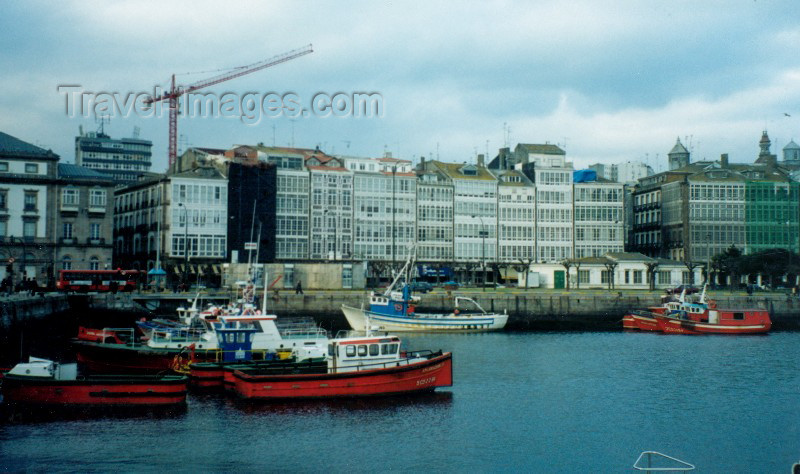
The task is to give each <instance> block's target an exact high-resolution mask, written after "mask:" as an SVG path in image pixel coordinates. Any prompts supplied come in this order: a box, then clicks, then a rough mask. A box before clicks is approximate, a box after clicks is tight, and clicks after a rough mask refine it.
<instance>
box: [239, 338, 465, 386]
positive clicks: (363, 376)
mask: <svg viewBox="0 0 800 474" xmlns="http://www.w3.org/2000/svg"><path fill="white" fill-rule="evenodd" d="M232 377H233V379H234V386H235V391H236V393H237V394H238V395H239V396H240V397H243V398H248V399H304V398H337V397H365V396H382V395H397V394H407V393H414V392H430V391H433V390H435V389H436V388H437V387H450V386H452V384H453V359H452V354H451V353H449V352H445V353H442V351H438V352H432V351H419V352H404V351H401V348H400V339H399V338H398V337H396V336H373V335H366V336H356V337H343V338H336V339H333V340H331V342H330V344H329V345H328V367H327V370H326V371H325V373H322V374H291V375H284V374H278V373H270V369H258V368H254V369H246V368H240V369H237V370H234V371H233V372H232Z"/></svg>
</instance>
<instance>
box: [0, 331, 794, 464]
mask: <svg viewBox="0 0 800 474" xmlns="http://www.w3.org/2000/svg"><path fill="white" fill-rule="evenodd" d="M405 339H406V340H407V343H408V346H409V347H410V348H413V349H424V348H430V349H439V348H442V349H444V350H451V351H452V352H453V353H454V371H455V373H454V378H455V381H454V386H453V387H452V388H450V389H440V390H439V391H438V392H436V393H434V394H432V395H423V396H414V397H405V398H389V399H379V400H349V401H323V402H297V403H247V402H241V401H237V400H235V399H231V398H227V397H225V396H224V395H209V394H203V395H199V394H190V396H189V400H188V406H187V407H186V409H185V410H183V411H178V412H175V413H148V414H128V415H125V414H121V415H115V416H95V417H92V416H85V415H76V416H61V417H58V418H54V417H45V418H44V419H40V420H35V421H24V420H20V421H15V422H7V423H5V424H2V425H0V467H1V468H2V469H3V470H12V471H20V470H22V471H44V470H47V471H82V472H107V471H112V470H113V471H123V472H156V471H158V472H163V471H168V470H169V471H177V472H190V471H195V472H196V471H203V472H231V471H242V472H252V471H261V472H265V471H266V472H278V471H290V472H312V471H314V472H318V471H323V470H324V471H331V472H368V471H369V472H381V471H389V470H391V471H399V472H419V471H422V472H498V471H499V472H503V471H505V472H512V471H514V472H518V471H534V472H579V471H581V472H624V471H627V472H632V469H631V467H632V465H633V463H634V461H635V460H636V458H637V457H638V455H639V453H640V452H642V451H645V450H656V451H661V452H663V453H666V454H669V455H672V456H675V457H677V458H680V459H683V460H685V461H687V462H690V463H692V464H694V465H696V466H697V467H698V469H697V472H745V471H749V472H788V471H789V469H790V467H791V465H792V463H794V462H797V461H798V460H800V415H798V411H797V410H798V407H799V406H800V383H799V382H800V376H799V375H798V363H799V362H800V355H798V351H797V347H800V333H797V332H776V333H772V334H769V335H766V336H738V337H737V336H697V337H691V336H670V335H660V334H636V333H622V332H619V333H615V332H610V333H609V332H603V333H590V332H586V333H509V332H503V333H493V334H462V335H456V334H453V335H433V334H431V335H410V336H406V337H405Z"/></svg>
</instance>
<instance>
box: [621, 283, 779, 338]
mask: <svg viewBox="0 0 800 474" xmlns="http://www.w3.org/2000/svg"><path fill="white" fill-rule="evenodd" d="M622 327H623V328H624V329H638V330H642V331H661V332H663V333H668V334H759V333H766V332H769V330H770V329H771V328H772V321H771V320H770V317H769V312H768V311H767V310H765V309H761V308H718V307H717V303H716V301H714V300H706V292H705V289H703V293H702V295H701V296H700V299H699V301H697V302H689V301H686V298H685V295H684V294H681V296H680V298H679V299H678V300H677V301H668V302H666V303H664V305H663V306H659V307H653V308H648V310H646V311H632V312H631V313H628V314H627V315H625V317H624V318H623V320H622Z"/></svg>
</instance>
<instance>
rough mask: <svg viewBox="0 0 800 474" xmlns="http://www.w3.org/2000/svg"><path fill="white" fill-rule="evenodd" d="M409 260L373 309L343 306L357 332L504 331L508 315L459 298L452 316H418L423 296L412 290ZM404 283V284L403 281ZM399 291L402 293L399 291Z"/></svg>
mask: <svg viewBox="0 0 800 474" xmlns="http://www.w3.org/2000/svg"><path fill="white" fill-rule="evenodd" d="M411 266H412V262H411V259H409V261H408V262H406V265H405V267H403V270H401V271H400V273H398V275H397V276H396V277H395V279H394V281H393V282H392V284H391V285H389V287H388V288H387V289H386V291H385V292H384V293H382V294H381V293H373V294H372V295H371V296H370V301H369V303H370V304H369V309H364V308H363V307H362V308H354V307H352V306H347V305H342V312H344V316H345V318H347V322H348V323H349V324H350V327H352V328H353V329H354V330H356V331H367V330H369V329H371V330H379V331H392V332H399V331H425V332H430V331H442V332H477V331H496V330H499V329H503V328H504V327H505V325H506V323H507V322H508V314H507V313H502V314H501V313H488V312H486V311H485V310H484V309H483V308H482V307H481V306H480V305H479V304H478V303H477V302H476V301H475V300H473V299H472V298H467V297H464V296H456V297H455V302H454V305H453V311H452V312H450V313H417V311H416V305H417V303H419V301H420V298H419V296H415V295H413V294H412V292H411V290H410V289H409V287H408V274H407V272H408V269H409V268H411ZM401 280H402V282H401ZM398 288H399V290H398Z"/></svg>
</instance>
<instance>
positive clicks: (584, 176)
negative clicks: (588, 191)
mask: <svg viewBox="0 0 800 474" xmlns="http://www.w3.org/2000/svg"><path fill="white" fill-rule="evenodd" d="M592 181H597V171H595V170H577V171H573V172H572V182H574V183H590V182H592Z"/></svg>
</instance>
